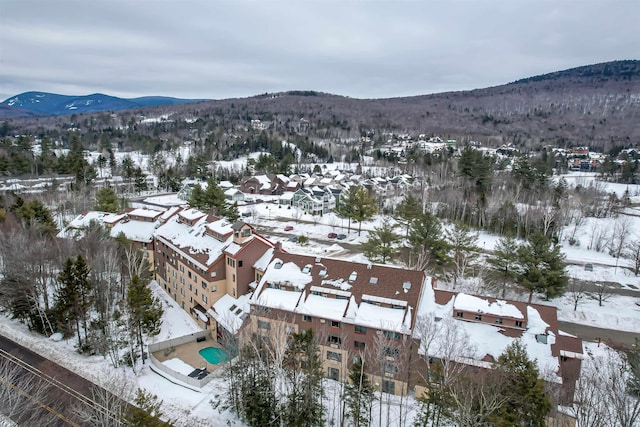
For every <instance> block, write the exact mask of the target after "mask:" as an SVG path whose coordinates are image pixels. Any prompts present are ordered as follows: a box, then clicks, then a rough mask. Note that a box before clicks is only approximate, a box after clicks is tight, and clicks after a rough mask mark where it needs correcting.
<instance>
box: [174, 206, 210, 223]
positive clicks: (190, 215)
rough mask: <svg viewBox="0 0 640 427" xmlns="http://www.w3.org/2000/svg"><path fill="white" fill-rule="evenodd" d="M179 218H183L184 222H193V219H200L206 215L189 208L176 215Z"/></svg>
mask: <svg viewBox="0 0 640 427" xmlns="http://www.w3.org/2000/svg"><path fill="white" fill-rule="evenodd" d="M178 215H179V216H181V217H183V218H184V219H186V220H189V221H193V220H194V219H198V218H202V217H203V216H205V215H206V214H205V213H204V212H201V211H199V210H198V209H195V208H191V209H185V210H183V211H180V212H179V213H178Z"/></svg>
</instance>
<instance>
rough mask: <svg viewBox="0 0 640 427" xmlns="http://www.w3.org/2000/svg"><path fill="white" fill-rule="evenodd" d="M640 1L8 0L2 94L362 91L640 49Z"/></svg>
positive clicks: (424, 89)
mask: <svg viewBox="0 0 640 427" xmlns="http://www.w3.org/2000/svg"><path fill="white" fill-rule="evenodd" d="M639 23H640V0H550V1H542V0H535V1H527V0H505V1H500V0H483V1H481V0H476V1H471V0H469V1H458V0H440V1H430V0H422V1H401V0H400V1H354V0H351V1H349V0H336V1H319V0H307V1H301V0H299V1H280V0H261V1H258V0H256V1H245V0H234V1H231V0H230V1H217V0H197V1H196V0H180V1H177V0H176V1H168V0H163V1H151V0H123V1H121V0H101V1H91V0H82V1H69V0H55V1H53V0H35V1H34V0H0V100H3V99H5V98H7V97H10V96H12V95H15V94H18V93H21V92H25V91H29V90H38V91H46V92H54V93H61V94H68V95H86V94H90V93H95V92H101V93H106V94H109V95H115V96H122V97H136V96H144V95H165V96H175V97H183V98H211V99H220V98H230V97H244V96H251V95H256V94H259V93H264V92H276V91H283V90H292V89H309V90H318V91H323V92H330V93H335V94H340V95H347V96H351V97H358V98H378V97H393V96H407V95H420V94H427V93H434V92H443V91H449V90H464V89H474V88H480V87H487V86H493V85H498V84H502V83H507V82H510V81H513V80H517V79H519V78H523V77H528V76H531V75H536V74H542V73H546V72H551V71H557V70H562V69H566V68H571V67H575V66H580V65H586V64H593V63H598V62H604V61H610V60H615V59H638V58H639V57H640V33H639V32H638V31H639Z"/></svg>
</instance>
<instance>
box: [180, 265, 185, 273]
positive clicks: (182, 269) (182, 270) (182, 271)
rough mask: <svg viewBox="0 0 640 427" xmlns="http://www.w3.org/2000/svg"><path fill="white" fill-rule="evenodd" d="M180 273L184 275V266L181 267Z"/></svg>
mask: <svg viewBox="0 0 640 427" xmlns="http://www.w3.org/2000/svg"><path fill="white" fill-rule="evenodd" d="M180 272H181V273H184V266H183V265H180Z"/></svg>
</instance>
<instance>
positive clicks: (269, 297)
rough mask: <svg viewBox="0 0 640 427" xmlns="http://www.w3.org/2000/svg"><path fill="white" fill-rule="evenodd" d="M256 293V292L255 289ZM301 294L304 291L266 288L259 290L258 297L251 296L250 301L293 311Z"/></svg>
mask: <svg viewBox="0 0 640 427" xmlns="http://www.w3.org/2000/svg"><path fill="white" fill-rule="evenodd" d="M256 293H258V292H257V291H256ZM302 296H304V292H294V291H285V290H282V289H273V288H266V289H263V290H262V291H261V292H259V295H258V297H255V298H252V299H251V301H252V302H254V303H255V304H258V305H260V306H263V307H269V308H277V309H280V310H285V311H291V312H293V311H295V308H296V306H297V305H298V301H300V297H302Z"/></svg>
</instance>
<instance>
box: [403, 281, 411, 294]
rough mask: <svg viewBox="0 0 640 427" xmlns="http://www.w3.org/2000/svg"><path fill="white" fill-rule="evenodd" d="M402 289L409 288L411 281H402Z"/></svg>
mask: <svg viewBox="0 0 640 427" xmlns="http://www.w3.org/2000/svg"><path fill="white" fill-rule="evenodd" d="M402 289H404V291H405V292H407V291H408V290H410V289H411V282H404V283H403V284H402Z"/></svg>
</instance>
